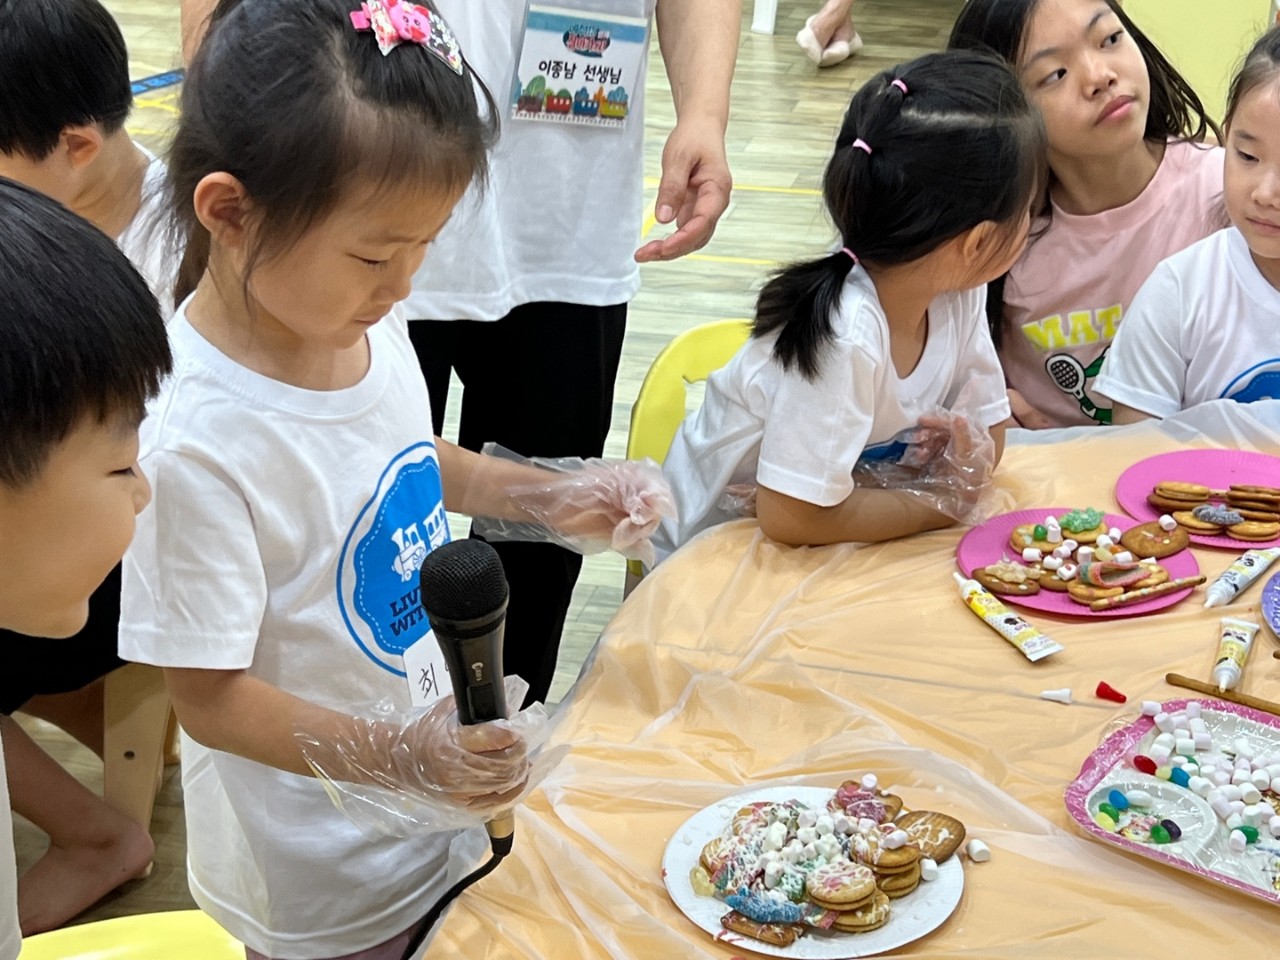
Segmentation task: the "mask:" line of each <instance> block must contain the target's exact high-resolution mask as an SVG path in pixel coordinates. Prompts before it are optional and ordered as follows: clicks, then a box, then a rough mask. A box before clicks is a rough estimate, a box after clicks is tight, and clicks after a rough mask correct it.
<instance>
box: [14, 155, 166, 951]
mask: <svg viewBox="0 0 1280 960" xmlns="http://www.w3.org/2000/svg"><path fill="white" fill-rule="evenodd" d="M169 364H170V360H169V345H168V340H167V338H166V336H165V329H164V322H163V320H162V319H161V317H160V311H159V308H158V307H157V306H156V301H155V298H154V297H153V296H152V295H151V293H150V291H149V290H148V289H147V284H146V282H145V281H144V280H143V279H142V277H140V276H139V275H138V272H137V271H136V270H135V269H134V268H133V267H132V266H130V264H129V261H128V260H127V259H126V258H125V256H124V254H122V253H121V252H120V250H119V249H117V247H116V245H115V244H114V243H112V242H111V240H110V238H108V237H107V236H106V235H105V234H103V233H102V232H101V231H99V230H98V229H96V228H95V227H93V226H91V225H90V224H89V223H87V222H86V221H84V220H81V219H80V218H79V217H77V216H75V214H73V213H71V212H70V211H68V210H67V209H65V208H64V207H62V206H61V205H60V204H58V203H55V202H54V201H53V200H50V199H49V198H48V197H45V196H43V195H41V194H39V193H36V192H35V191H33V190H30V189H28V188H26V187H23V186H20V185H19V184H17V183H14V182H13V181H11V180H6V179H3V178H0V628H3V629H4V630H7V631H13V632H14V633H15V634H23V635H25V636H24V637H23V638H22V639H21V641H19V640H18V639H16V638H14V639H12V640H11V641H10V644H9V648H8V650H7V655H8V657H9V658H10V659H21V657H22V655H23V653H22V647H19V646H18V645H17V644H18V643H19V642H21V643H22V644H24V645H30V646H35V645H49V646H53V647H55V648H56V646H57V641H56V640H43V639H41V640H36V639H33V638H35V637H55V638H64V637H70V636H72V635H73V634H75V633H76V632H77V631H79V630H80V629H81V628H82V627H83V626H84V623H85V619H86V617H87V616H88V611H89V595H90V594H91V593H93V591H94V590H95V589H96V588H97V586H98V584H100V583H101V582H102V579H103V578H104V577H105V576H106V575H107V573H108V572H109V571H111V569H112V568H114V567H115V566H116V564H117V563H119V561H120V557H121V555H122V554H123V553H124V550H125V547H126V546H127V545H128V543H129V540H130V538H131V537H132V536H133V531H134V517H135V516H136V515H137V514H138V513H139V512H140V511H141V510H142V509H143V508H144V507H145V506H146V504H147V501H148V500H149V499H150V495H151V494H150V489H149V487H148V485H147V481H146V478H144V477H143V475H142V472H141V470H140V469H139V467H138V462H137V461H138V424H139V423H140V422H141V420H142V415H143V408H144V405H145V404H146V402H147V400H148V399H149V398H150V397H151V396H152V395H153V394H154V393H155V392H156V389H157V387H158V385H159V382H160V379H161V378H162V377H163V376H164V375H165V374H166V373H168V371H169ZM11 636H12V635H11ZM4 722H5V723H6V724H8V723H11V722H12V721H8V720H6V721H4ZM50 762H52V761H50ZM7 794H8V789H7V786H6V777H5V770H4V758H3V750H0V960H13V958H14V957H16V956H17V955H18V946H19V944H18V941H19V934H18V916H17V882H16V878H15V875H14V859H13V831H12V829H11V825H10V822H9V802H8V800H9V798H8V795H7ZM46 800H47V802H48V803H50V804H62V805H69V804H73V803H75V802H79V800H80V798H79V796H50V797H47V798H46ZM69 882H73V881H69Z"/></svg>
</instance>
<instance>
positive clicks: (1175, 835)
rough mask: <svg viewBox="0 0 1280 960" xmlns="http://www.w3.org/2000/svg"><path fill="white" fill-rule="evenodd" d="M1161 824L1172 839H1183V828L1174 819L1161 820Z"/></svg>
mask: <svg viewBox="0 0 1280 960" xmlns="http://www.w3.org/2000/svg"><path fill="white" fill-rule="evenodd" d="M1160 826H1162V827H1164V829H1165V831H1166V832H1167V833H1168V834H1169V839H1170V840H1171V841H1178V840H1181V839H1182V828H1181V827H1180V826H1178V825H1177V824H1176V823H1174V822H1173V821H1172V820H1161V821H1160Z"/></svg>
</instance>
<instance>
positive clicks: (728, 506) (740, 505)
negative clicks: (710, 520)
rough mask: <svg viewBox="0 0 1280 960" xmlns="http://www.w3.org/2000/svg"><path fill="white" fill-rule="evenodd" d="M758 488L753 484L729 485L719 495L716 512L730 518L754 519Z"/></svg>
mask: <svg viewBox="0 0 1280 960" xmlns="http://www.w3.org/2000/svg"><path fill="white" fill-rule="evenodd" d="M759 494H760V487H759V486H758V485H757V484H754V483H731V484H729V485H728V486H727V487H725V488H724V490H723V491H722V492H721V493H720V499H718V500H717V501H716V510H718V511H720V512H721V513H724V514H726V515H728V516H730V517H735V518H737V517H754V516H755V515H756V498H757V497H758V496H759Z"/></svg>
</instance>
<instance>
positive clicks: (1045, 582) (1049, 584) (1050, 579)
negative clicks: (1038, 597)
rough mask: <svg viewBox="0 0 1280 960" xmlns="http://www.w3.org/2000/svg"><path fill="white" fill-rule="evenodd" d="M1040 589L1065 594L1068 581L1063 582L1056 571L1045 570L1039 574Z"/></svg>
mask: <svg viewBox="0 0 1280 960" xmlns="http://www.w3.org/2000/svg"><path fill="white" fill-rule="evenodd" d="M1039 582H1040V589H1041V590H1052V591H1053V592H1054V593H1066V592H1067V584H1068V583H1070V581H1069V580H1063V579H1062V578H1061V577H1060V576H1058V572H1057V571H1056V570H1045V571H1044V572H1043V573H1041V574H1040V581H1039Z"/></svg>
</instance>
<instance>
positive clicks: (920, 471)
mask: <svg viewBox="0 0 1280 960" xmlns="http://www.w3.org/2000/svg"><path fill="white" fill-rule="evenodd" d="M894 441H895V442H898V443H903V444H905V445H906V447H907V449H906V451H905V452H904V453H903V455H902V456H901V458H899V459H898V460H897V461H896V462H895V461H888V460H884V461H878V460H872V461H864V462H859V463H858V465H857V466H856V467H854V470H853V479H854V482H855V483H856V484H857V485H858V486H860V487H872V488H877V489H885V490H900V491H902V492H903V493H909V494H911V495H912V496H915V497H918V498H919V499H920V500H922V501H924V502H925V503H926V504H928V506H929V507H931V508H932V509H934V510H937V511H938V512H939V513H942V514H944V515H946V516H948V517H950V518H951V519H953V520H958V521H960V522H962V523H963V522H972V521H973V520H975V519H976V517H977V516H978V515H979V514H980V513H981V512H982V501H983V496H984V494H985V493H986V492H987V491H988V489H989V488H990V483H991V473H992V471H993V470H994V469H995V458H996V447H995V441H993V440H992V439H991V434H989V433H988V432H987V431H986V430H984V429H983V428H981V427H978V426H975V425H974V424H973V423H972V422H970V421H969V420H968V419H967V418H966V417H964V416H962V415H961V414H958V413H953V412H951V411H949V410H944V409H942V408H941V407H939V408H938V409H936V410H935V411H934V412H933V413H931V414H926V415H925V416H922V417H921V418H920V422H919V424H918V425H917V426H915V427H913V428H911V429H910V430H904V431H903V432H902V433H900V434H898V435H897V436H896V437H894Z"/></svg>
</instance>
